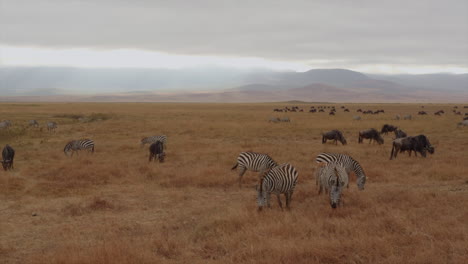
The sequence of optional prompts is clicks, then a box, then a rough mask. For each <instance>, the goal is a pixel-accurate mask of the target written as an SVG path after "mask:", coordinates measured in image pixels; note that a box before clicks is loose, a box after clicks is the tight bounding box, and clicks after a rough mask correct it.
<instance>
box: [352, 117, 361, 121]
mask: <svg viewBox="0 0 468 264" xmlns="http://www.w3.org/2000/svg"><path fill="white" fill-rule="evenodd" d="M353 119H354V120H361V117H360V116H353Z"/></svg>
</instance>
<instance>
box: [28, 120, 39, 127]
mask: <svg viewBox="0 0 468 264" xmlns="http://www.w3.org/2000/svg"><path fill="white" fill-rule="evenodd" d="M28 125H29V126H30V127H39V123H38V122H37V121H36V120H29V121H28Z"/></svg>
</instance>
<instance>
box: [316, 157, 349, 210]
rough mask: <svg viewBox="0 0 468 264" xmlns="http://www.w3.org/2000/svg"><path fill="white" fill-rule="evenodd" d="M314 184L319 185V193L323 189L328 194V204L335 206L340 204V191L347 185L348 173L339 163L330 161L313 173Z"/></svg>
mask: <svg viewBox="0 0 468 264" xmlns="http://www.w3.org/2000/svg"><path fill="white" fill-rule="evenodd" d="M315 177H316V178H315V180H316V184H317V185H319V192H318V193H319V194H321V193H322V191H323V190H325V193H329V194H330V205H331V207H332V208H336V207H337V206H338V205H339V204H340V200H341V192H342V191H343V188H344V186H347V185H348V180H349V179H348V173H347V172H346V168H345V167H344V166H343V164H341V163H337V162H330V163H327V164H326V165H325V166H322V167H320V168H319V169H318V170H317V173H316V175H315Z"/></svg>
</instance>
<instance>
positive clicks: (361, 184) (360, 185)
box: [357, 176, 366, 191]
mask: <svg viewBox="0 0 468 264" xmlns="http://www.w3.org/2000/svg"><path fill="white" fill-rule="evenodd" d="M365 184H366V176H361V177H358V179H357V186H358V189H359V190H361V191H362V190H364V185H365Z"/></svg>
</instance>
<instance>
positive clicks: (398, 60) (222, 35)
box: [0, 0, 468, 69]
mask: <svg viewBox="0 0 468 264" xmlns="http://www.w3.org/2000/svg"><path fill="white" fill-rule="evenodd" d="M0 5H1V8H0V25H1V28H2V29H1V33H0V44H4V45H10V46H40V47H46V48H91V49H121V48H123V49H141V50H151V51H157V52H165V53H171V54H184V55H198V56H232V57H258V58H265V59H268V60H280V61H294V62H301V63H305V64H308V65H314V66H318V67H337V66H338V65H339V66H341V67H349V68H356V67H357V68H358V67H359V66H360V65H372V64H386V65H397V66H398V65H400V66H401V65H416V66H417V65H419V66H421V65H436V66H440V67H461V68H466V69H468V59H467V58H468V45H467V44H468V2H467V1H465V0H448V1H435V0H430V1H404V0H394V1H367V0H358V1H329V0H327V1H222V0H221V1H220V0H216V1H106V0H101V1H97V0H94V1H58V0H57V1H50V0H48V1H42V0H31V1H23V0H2V2H1V4H0Z"/></svg>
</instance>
